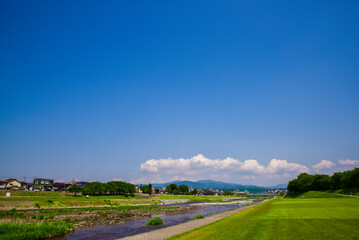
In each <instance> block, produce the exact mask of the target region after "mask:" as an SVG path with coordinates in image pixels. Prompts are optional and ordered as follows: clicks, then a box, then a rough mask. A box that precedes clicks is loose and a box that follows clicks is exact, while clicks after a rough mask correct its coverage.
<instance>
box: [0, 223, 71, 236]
mask: <svg viewBox="0 0 359 240" xmlns="http://www.w3.org/2000/svg"><path fill="white" fill-rule="evenodd" d="M72 230H75V227H74V225H73V224H71V223H67V222H63V221H56V222H43V223H14V222H9V223H0V240H25V239H26V240H36V239H43V238H46V237H54V236H60V235H63V234H65V233H67V232H69V231H72Z"/></svg>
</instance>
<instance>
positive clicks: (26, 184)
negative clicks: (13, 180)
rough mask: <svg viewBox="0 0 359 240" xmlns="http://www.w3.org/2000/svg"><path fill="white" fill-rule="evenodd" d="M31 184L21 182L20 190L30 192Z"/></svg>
mask: <svg viewBox="0 0 359 240" xmlns="http://www.w3.org/2000/svg"><path fill="white" fill-rule="evenodd" d="M32 185H33V184H32V183H27V182H21V188H23V189H25V190H30V191H32Z"/></svg>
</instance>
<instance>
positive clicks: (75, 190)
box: [68, 185, 82, 197]
mask: <svg viewBox="0 0 359 240" xmlns="http://www.w3.org/2000/svg"><path fill="white" fill-rule="evenodd" d="M68 191H69V192H71V193H75V197H76V194H77V193H78V192H81V191H82V187H81V186H79V185H71V186H70V187H69V189H68Z"/></svg>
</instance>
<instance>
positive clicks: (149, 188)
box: [148, 183, 152, 195]
mask: <svg viewBox="0 0 359 240" xmlns="http://www.w3.org/2000/svg"><path fill="white" fill-rule="evenodd" d="M148 191H149V194H150V195H152V183H150V184H148Z"/></svg>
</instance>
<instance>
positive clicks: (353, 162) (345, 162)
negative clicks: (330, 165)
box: [338, 159, 359, 166]
mask: <svg viewBox="0 0 359 240" xmlns="http://www.w3.org/2000/svg"><path fill="white" fill-rule="evenodd" d="M338 163H339V164H341V165H357V166H359V160H350V159H347V160H339V161H338Z"/></svg>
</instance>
